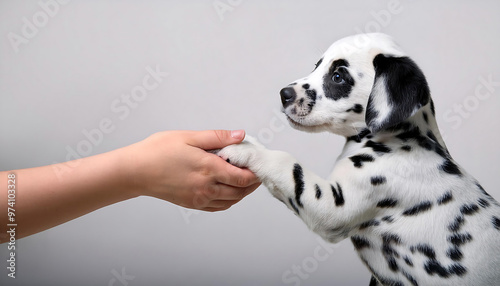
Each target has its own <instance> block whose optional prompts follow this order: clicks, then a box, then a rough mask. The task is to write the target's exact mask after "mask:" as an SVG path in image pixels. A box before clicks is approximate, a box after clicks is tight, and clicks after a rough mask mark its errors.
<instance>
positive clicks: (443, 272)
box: [424, 260, 450, 277]
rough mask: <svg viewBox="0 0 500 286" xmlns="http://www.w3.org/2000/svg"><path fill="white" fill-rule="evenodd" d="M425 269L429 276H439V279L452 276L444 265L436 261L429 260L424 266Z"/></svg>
mask: <svg viewBox="0 0 500 286" xmlns="http://www.w3.org/2000/svg"><path fill="white" fill-rule="evenodd" d="M424 269H425V271H427V273H428V274H429V275H434V274H437V275H439V277H448V276H450V273H449V272H448V269H446V268H444V267H443V265H441V263H439V262H438V261H436V260H428V261H427V262H426V263H425V265H424Z"/></svg>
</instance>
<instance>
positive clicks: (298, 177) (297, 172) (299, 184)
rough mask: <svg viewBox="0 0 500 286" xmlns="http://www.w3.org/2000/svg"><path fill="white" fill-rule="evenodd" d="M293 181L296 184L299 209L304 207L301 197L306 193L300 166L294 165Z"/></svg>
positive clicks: (296, 198)
mask: <svg viewBox="0 0 500 286" xmlns="http://www.w3.org/2000/svg"><path fill="white" fill-rule="evenodd" d="M293 180H294V182H295V200H296V201H297V204H298V205H299V207H304V206H303V205H302V202H301V201H300V197H301V196H302V193H303V192H304V173H303V171H302V167H301V166H300V165H299V164H295V165H293Z"/></svg>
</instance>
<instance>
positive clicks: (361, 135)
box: [347, 128, 370, 143]
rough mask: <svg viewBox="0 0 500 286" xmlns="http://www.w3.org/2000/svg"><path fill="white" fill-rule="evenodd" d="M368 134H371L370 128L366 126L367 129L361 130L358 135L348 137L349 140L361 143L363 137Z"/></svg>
mask: <svg viewBox="0 0 500 286" xmlns="http://www.w3.org/2000/svg"><path fill="white" fill-rule="evenodd" d="M368 135H370V130H369V129H367V128H366V129H363V130H361V132H359V133H358V134H356V135H353V136H350V137H347V142H349V141H355V142H357V143H361V140H363V138H365V137H367V136H368Z"/></svg>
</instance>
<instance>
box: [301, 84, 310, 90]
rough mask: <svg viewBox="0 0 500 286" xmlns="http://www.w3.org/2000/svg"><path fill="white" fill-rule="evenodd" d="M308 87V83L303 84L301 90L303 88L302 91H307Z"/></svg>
mask: <svg viewBox="0 0 500 286" xmlns="http://www.w3.org/2000/svg"><path fill="white" fill-rule="evenodd" d="M309 87H310V86H309V84H308V83H305V84H303V85H302V88H303V89H309Z"/></svg>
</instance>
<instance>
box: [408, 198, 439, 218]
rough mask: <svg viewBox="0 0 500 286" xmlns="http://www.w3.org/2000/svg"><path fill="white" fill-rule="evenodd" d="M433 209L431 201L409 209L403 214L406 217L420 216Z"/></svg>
mask: <svg viewBox="0 0 500 286" xmlns="http://www.w3.org/2000/svg"><path fill="white" fill-rule="evenodd" d="M431 208H432V203H431V202H430V201H425V202H422V203H420V204H418V205H416V206H414V207H412V208H409V209H407V210H406V211H404V212H403V215H405V216H412V215H418V214H420V213H422V212H425V211H428V210H430V209H431Z"/></svg>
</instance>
